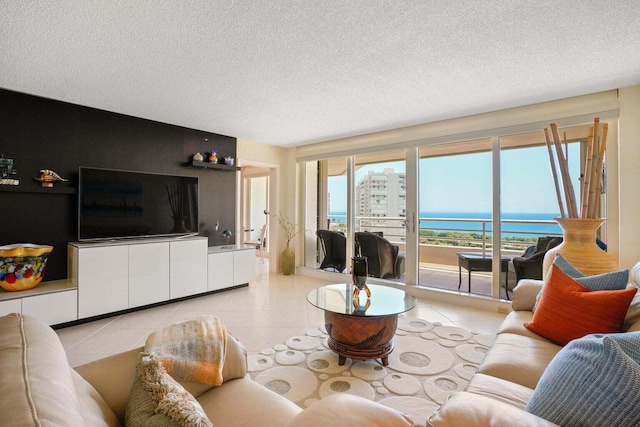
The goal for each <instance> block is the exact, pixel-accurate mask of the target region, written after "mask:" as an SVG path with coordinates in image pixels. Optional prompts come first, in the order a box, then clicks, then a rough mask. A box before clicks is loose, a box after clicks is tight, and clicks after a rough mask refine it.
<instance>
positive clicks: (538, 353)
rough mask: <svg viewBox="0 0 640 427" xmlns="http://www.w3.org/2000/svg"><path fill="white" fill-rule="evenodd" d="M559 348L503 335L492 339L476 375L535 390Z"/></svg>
mask: <svg viewBox="0 0 640 427" xmlns="http://www.w3.org/2000/svg"><path fill="white" fill-rule="evenodd" d="M561 348H562V347H560V346H559V345H556V344H553V343H551V342H549V341H543V340H538V339H532V338H529V337H525V336H522V335H516V334H508V333H503V334H500V335H498V336H497V337H496V339H495V341H494V343H493V345H492V346H491V348H490V349H489V351H488V352H487V354H486V356H485V358H484V360H483V361H482V364H481V365H480V367H479V368H478V372H480V373H482V374H486V375H491V376H494V377H497V378H502V379H504V380H507V381H511V382H514V383H516V384H520V385H523V386H525V387H529V388H531V389H535V388H536V384H538V380H539V379H540V377H541V376H542V373H543V372H544V370H545V368H546V367H547V365H548V364H549V363H550V362H551V359H553V357H554V356H555V355H556V354H557V353H558V352H559V351H560V349H561Z"/></svg>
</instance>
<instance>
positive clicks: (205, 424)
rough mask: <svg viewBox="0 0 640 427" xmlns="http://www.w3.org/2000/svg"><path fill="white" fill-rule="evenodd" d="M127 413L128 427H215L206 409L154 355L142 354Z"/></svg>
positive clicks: (126, 421)
mask: <svg viewBox="0 0 640 427" xmlns="http://www.w3.org/2000/svg"><path fill="white" fill-rule="evenodd" d="M136 370H137V372H138V376H137V378H136V380H135V382H134V383H133V386H132V388H131V392H130V395H129V401H128V403H127V409H126V412H125V423H126V425H127V426H157V427H176V426H182V427H211V426H213V424H212V423H211V421H209V418H207V415H206V414H205V412H204V410H203V409H202V406H200V404H199V403H198V401H197V400H196V399H195V398H194V397H193V396H192V395H191V394H189V392H187V391H186V390H185V389H184V388H183V387H182V386H181V385H180V384H179V383H178V382H176V380H174V379H173V378H171V376H170V375H169V374H167V372H166V371H165V370H164V368H163V366H162V363H160V361H159V360H158V359H157V358H156V357H155V356H153V355H150V354H147V353H140V360H139V362H138V365H137V366H136Z"/></svg>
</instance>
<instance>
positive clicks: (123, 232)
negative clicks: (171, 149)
mask: <svg viewBox="0 0 640 427" xmlns="http://www.w3.org/2000/svg"><path fill="white" fill-rule="evenodd" d="M192 234H198V178H197V177H194V176H179V175H167V174H159V173H149V172H134V171H124V170H115V169H100V168H90V167H80V168H79V177H78V240H110V239H127V238H141V237H154V236H182V235H192Z"/></svg>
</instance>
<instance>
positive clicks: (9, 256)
mask: <svg viewBox="0 0 640 427" xmlns="http://www.w3.org/2000/svg"><path fill="white" fill-rule="evenodd" d="M52 250H53V246H47V245H34V244H31V243H18V244H14V245H7V246H0V286H1V287H2V289H4V290H5V291H24V290H27V289H31V288H35V287H36V286H38V283H40V282H41V281H42V278H43V277H44V272H45V269H46V266H47V259H48V258H49V254H50V253H51V251H52Z"/></svg>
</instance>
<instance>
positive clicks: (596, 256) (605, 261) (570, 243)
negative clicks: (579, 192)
mask: <svg viewBox="0 0 640 427" xmlns="http://www.w3.org/2000/svg"><path fill="white" fill-rule="evenodd" d="M556 221H557V222H558V225H560V227H561V228H562V243H561V244H560V245H558V246H556V247H555V248H552V249H550V250H549V251H547V253H546V254H545V256H544V261H543V264H542V277H546V276H547V272H548V271H549V268H551V265H552V264H553V260H554V259H555V257H556V254H557V253H560V254H561V255H562V256H563V257H564V258H565V259H566V260H567V261H569V262H570V263H571V264H572V265H573V266H574V267H575V268H577V269H578V270H580V271H581V272H582V273H583V274H584V275H586V276H593V275H596V274H602V273H607V272H609V271H614V270H617V269H618V260H616V259H615V258H614V257H613V256H611V254H609V253H607V252H605V251H603V250H602V249H600V247H599V246H598V244H597V243H596V231H598V228H600V226H601V225H602V224H603V223H604V222H605V219H604V218H556Z"/></svg>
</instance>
